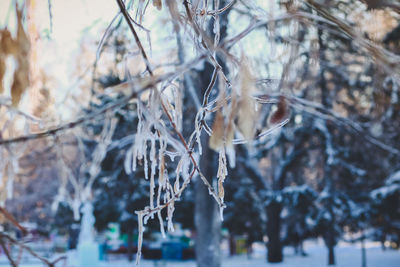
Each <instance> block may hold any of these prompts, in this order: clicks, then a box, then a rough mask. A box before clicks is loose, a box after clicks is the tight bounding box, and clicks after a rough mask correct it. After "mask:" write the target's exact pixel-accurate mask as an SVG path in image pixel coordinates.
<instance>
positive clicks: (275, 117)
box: [268, 96, 290, 125]
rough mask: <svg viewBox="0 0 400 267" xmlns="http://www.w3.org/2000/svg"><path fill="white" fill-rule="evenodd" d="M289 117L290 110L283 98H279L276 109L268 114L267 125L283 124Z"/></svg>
mask: <svg viewBox="0 0 400 267" xmlns="http://www.w3.org/2000/svg"><path fill="white" fill-rule="evenodd" d="M289 116H290V110H289V107H288V104H287V101H286V98H285V97H284V96H280V97H279V102H278V108H277V109H276V110H275V111H273V112H271V113H270V116H269V118H268V124H270V125H275V124H279V123H281V122H283V121H284V120H286V119H287V118H288V117H289Z"/></svg>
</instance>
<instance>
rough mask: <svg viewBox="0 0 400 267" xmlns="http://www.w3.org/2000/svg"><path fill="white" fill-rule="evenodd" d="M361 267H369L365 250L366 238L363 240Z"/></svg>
mask: <svg viewBox="0 0 400 267" xmlns="http://www.w3.org/2000/svg"><path fill="white" fill-rule="evenodd" d="M361 267H367V251H366V249H365V237H362V239H361Z"/></svg>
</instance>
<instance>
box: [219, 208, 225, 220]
mask: <svg viewBox="0 0 400 267" xmlns="http://www.w3.org/2000/svg"><path fill="white" fill-rule="evenodd" d="M224 208H225V207H223V206H221V207H219V216H220V218H221V221H224Z"/></svg>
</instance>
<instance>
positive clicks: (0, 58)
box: [0, 51, 6, 94]
mask: <svg viewBox="0 0 400 267" xmlns="http://www.w3.org/2000/svg"><path fill="white" fill-rule="evenodd" d="M5 61H6V57H5V55H3V54H2V53H1V51H0V94H1V93H3V91H4V86H3V78H4V74H5V73H6V62H5Z"/></svg>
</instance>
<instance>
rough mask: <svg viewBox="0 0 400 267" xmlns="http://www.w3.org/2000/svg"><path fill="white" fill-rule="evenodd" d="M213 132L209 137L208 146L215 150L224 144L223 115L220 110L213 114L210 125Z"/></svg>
mask: <svg viewBox="0 0 400 267" xmlns="http://www.w3.org/2000/svg"><path fill="white" fill-rule="evenodd" d="M212 131H213V134H212V135H211V137H210V143H209V147H210V148H211V149H213V150H215V151H219V150H220V149H221V148H222V147H223V146H224V132H225V124H224V116H223V115H222V112H221V110H218V111H217V114H215V118H214V123H213V126H212Z"/></svg>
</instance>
